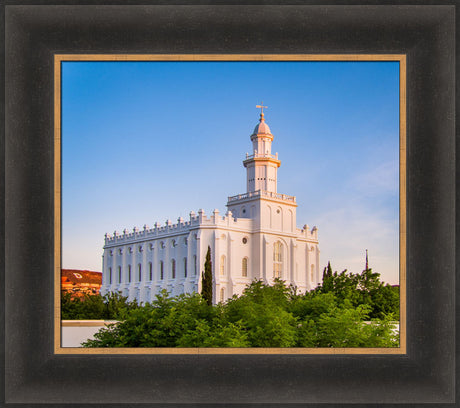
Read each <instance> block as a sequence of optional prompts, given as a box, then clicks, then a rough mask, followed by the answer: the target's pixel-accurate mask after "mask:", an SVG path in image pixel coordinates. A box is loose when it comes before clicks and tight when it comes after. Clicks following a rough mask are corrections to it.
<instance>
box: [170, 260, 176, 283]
mask: <svg viewBox="0 0 460 408" xmlns="http://www.w3.org/2000/svg"><path fill="white" fill-rule="evenodd" d="M171 278H173V279H176V260H175V259H172V260H171Z"/></svg>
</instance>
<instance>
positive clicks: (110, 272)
mask: <svg viewBox="0 0 460 408" xmlns="http://www.w3.org/2000/svg"><path fill="white" fill-rule="evenodd" d="M109 284H110V285H111V284H112V268H109Z"/></svg>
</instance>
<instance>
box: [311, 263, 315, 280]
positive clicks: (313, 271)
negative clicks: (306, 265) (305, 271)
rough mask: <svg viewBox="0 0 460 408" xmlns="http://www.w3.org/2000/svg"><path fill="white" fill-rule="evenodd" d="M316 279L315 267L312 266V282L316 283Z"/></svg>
mask: <svg viewBox="0 0 460 408" xmlns="http://www.w3.org/2000/svg"><path fill="white" fill-rule="evenodd" d="M314 277H315V265H312V266H311V282H313V281H314Z"/></svg>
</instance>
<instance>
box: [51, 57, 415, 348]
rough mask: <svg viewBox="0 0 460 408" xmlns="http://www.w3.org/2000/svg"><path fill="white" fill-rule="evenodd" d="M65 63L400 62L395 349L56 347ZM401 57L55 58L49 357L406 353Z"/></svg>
mask: <svg viewBox="0 0 460 408" xmlns="http://www.w3.org/2000/svg"><path fill="white" fill-rule="evenodd" d="M64 61H120V62H121V61H343V62H345V61H394V62H399V291H400V320H399V333H400V345H399V347H395V348H80V347H61V310H60V308H61V306H60V299H61V290H60V285H61V278H60V276H61V189H62V185H61V128H62V126H61V63H62V62H64ZM406 86H407V57H406V54H54V237H55V239H54V339H53V343H54V353H55V354H61V355H66V354H77V355H82V354H83V355H88V354H92V355H94V354H118V355H120V354H126V355H133V354H149V355H155V354H158V355H177V354H185V355H187V354H188V355H197V354H202V355H213V354H218V355H223V354H230V355H231V354H253V355H257V354H279V355H287V354H293V355H308V354H310V355H328V354H329V355H347V354H349V355H358V354H381V355H401V354H406V352H407V338H406V336H407V332H406V323H407V322H406V317H407V313H406V312H407V310H406V308H407V299H406V295H407V288H406V264H407V260H406V245H407V242H406V239H407V231H406V218H407V217H406V209H407V207H406V203H407V201H406V200H407V197H406V192H407V189H406V171H407V166H406V159H407V158H406V151H407V150H406V137H407V135H406V132H407V123H406V122H407V101H406V96H407V90H406Z"/></svg>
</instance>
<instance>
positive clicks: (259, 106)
mask: <svg viewBox="0 0 460 408" xmlns="http://www.w3.org/2000/svg"><path fill="white" fill-rule="evenodd" d="M256 108H259V109H260V110H261V111H260V114H261V115H262V116H263V114H264V108H268V106H264V103H263V102H261V103H260V105H256Z"/></svg>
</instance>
